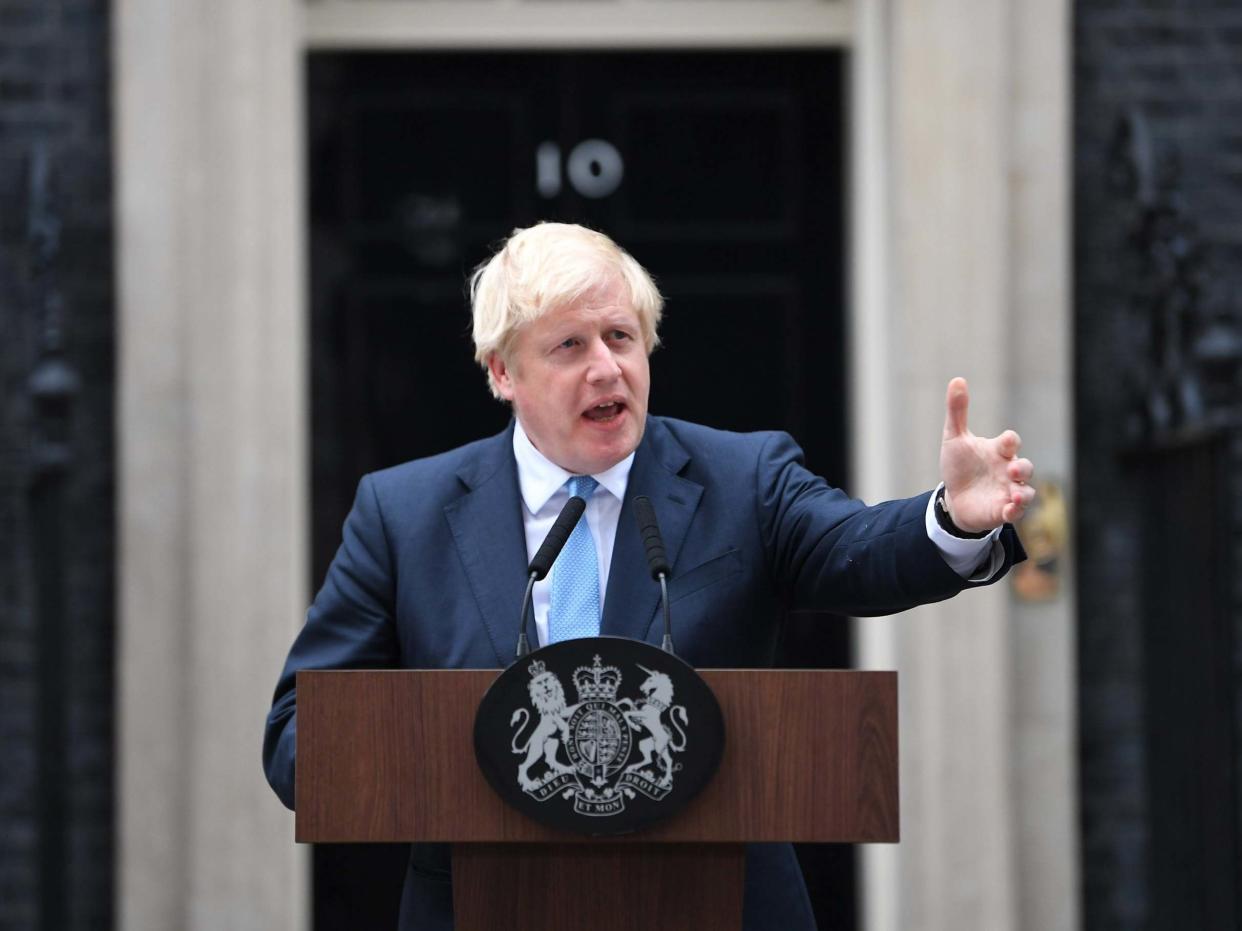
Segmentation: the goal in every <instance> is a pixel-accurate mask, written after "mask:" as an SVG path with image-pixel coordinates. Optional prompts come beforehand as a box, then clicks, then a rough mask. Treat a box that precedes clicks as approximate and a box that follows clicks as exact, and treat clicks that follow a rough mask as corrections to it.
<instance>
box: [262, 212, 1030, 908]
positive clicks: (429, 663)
mask: <svg viewBox="0 0 1242 931" xmlns="http://www.w3.org/2000/svg"><path fill="white" fill-rule="evenodd" d="M471 299H472V305H473V313H474V341H475V349H476V358H477V360H478V361H479V363H480V364H481V365H482V366H483V367H484V369H485V370H486V372H487V377H488V381H489V384H490V386H491V389H492V392H493V394H494V395H496V396H497V397H498V398H500V399H503V400H504V401H506V402H508V403H509V404H511V405H512V407H513V411H514V415H515V418H514V420H513V422H511V423H510V425H509V427H508V428H507V429H506V430H505V431H504V432H503V433H501V434H499V435H498V436H495V437H491V438H490V439H485V440H480V441H478V442H476V443H472V444H470V445H467V446H464V447H461V448H460V449H456V450H453V451H451V452H447V453H443V454H441V455H439V456H433V457H431V458H428V459H421V460H418V461H415V462H409V463H406V464H404V465H400V466H396V467H395V468H391V469H387V470H384V471H382V472H377V473H374V474H372V475H368V476H365V477H364V478H363V479H362V481H361V482H360V484H359V486H358V493H357V497H356V499H355V502H354V506H353V509H352V511H351V512H350V514H349V517H348V518H347V520H346V522H345V527H344V531H343V540H342V543H341V547H340V549H339V550H338V552H337V555H336V557H335V559H334V560H333V563H332V565H331V567H330V568H329V570H328V575H327V578H326V579H325V581H324V585H323V588H322V589H321V590H320V592H319V594H318V595H317V596H316V598H315V601H314V603H313V604H312V605H311V608H310V611H309V612H308V614H307V620H306V625H305V627H304V628H303V630H302V632H301V634H300V635H299V636H298V638H297V640H296V642H295V643H294V645H293V648H292V650H291V651H290V654H289V659H288V661H287V662H286V664H285V668H284V671H283V673H282V675H281V678H280V682H279V684H278V686H277V689H276V694H275V698H274V700H273V703H272V709H271V712H270V713H269V715H268V720H267V731H266V735H265V740H264V748H263V758H264V765H265V768H266V771H267V776H268V780H269V782H270V783H271V784H272V787H273V788H274V789H275V790H276V793H277V794H278V795H279V796H280V798H281V800H282V801H283V802H284V803H285V804H286V805H288V806H289V807H290V808H292V807H293V806H294V798H293V785H294V764H295V757H296V739H297V738H296V728H297V712H296V692H295V689H294V675H295V673H296V672H297V670H299V669H314V668H319V669H325V668H345V667H354V668H393V667H408V668H450V669H451V668H489V667H497V666H503V665H507V663H508V662H509V661H510V660H511V659H512V656H513V648H514V643H515V638H516V630H515V623H514V617H515V612H516V606H517V605H518V604H519V602H520V599H521V593H522V589H523V585H524V583H525V579H526V571H525V567H526V564H527V562H528V561H529V559H530V558H531V557H532V556H533V555H534V552H535V550H536V549H537V548H538V546H539V543H540V542H541V541H542V539H543V536H544V535H545V534H546V532H547V530H548V529H549V528H550V526H551V524H552V522H553V520H554V519H555V517H556V515H557V514H558V513H559V511H560V509H561V507H562V505H563V504H564V503H565V501H566V500H568V497H569V491H568V489H567V487H566V484H567V480H568V479H570V478H571V477H573V476H591V477H592V478H593V479H594V482H593V483H592V484H593V486H594V487H593V490H592V491H591V492H590V493H589V497H588V501H587V509H586V513H585V515H584V517H583V518H582V519H583V520H584V521H585V522H586V528H587V530H588V531H589V545H590V546H591V547H593V553H594V556H595V560H594V562H595V565H594V566H592V569H595V568H597V569H598V581H596V579H595V573H594V571H592V572H591V574H590V582H589V585H591V586H594V585H596V584H598V589H599V592H598V594H599V602H598V604H599V605H600V606H601V610H600V614H599V618H598V623H599V632H601V633H603V634H615V635H621V636H628V637H635V638H638V639H645V640H650V641H651V642H656V640H655V638H656V637H657V636H659V629H658V625H655V624H654V623H653V622H654V621H655V618H656V612H657V608H658V591H657V589H656V587H655V586H653V585H651V584H650V583H649V582H648V581H647V580H646V578H645V567H646V563H645V556H644V554H643V549H642V543H641V540H640V539H639V535H638V532H637V529H636V528H635V525H634V520H633V516H632V515H631V514H630V513H629V512H630V508H631V505H630V502H631V501H632V500H633V498H634V497H636V496H637V495H647V496H648V497H649V498H650V499H651V501H652V503H653V504H654V506H655V510H656V512H657V514H658V515H659V520H660V523H661V526H662V528H663V530H664V534H665V542H666V546H667V549H668V556H669V560H670V562H671V564H672V567H673V571H672V575H671V579H670V584H669V598H670V602H672V604H673V605H674V614H675V617H676V619H677V645H678V652H679V654H680V655H681V656H682V657H683V658H684V659H685V660H687V661H688V662H689V663H691V664H692V665H695V666H700V667H739V666H766V665H770V664H771V662H772V657H773V653H774V650H775V647H776V643H777V640H778V635H779V632H780V627H781V623H782V621H783V619H784V618H785V617H786V616H787V615H788V614H790V613H791V612H798V611H821V612H834V613H838V614H847V615H867V614H889V613H893V612H896V611H902V610H905V609H907V608H910V607H913V606H915V605H918V604H924V603H927V602H932V601H938V600H940V599H944V598H948V597H950V596H952V595H954V594H956V593H957V592H959V591H961V590H962V589H963V588H966V587H970V586H972V585H981V584H988V583H990V582H993V581H995V580H996V579H997V578H999V577H1000V576H1001V575H1002V574H1003V573H1004V572H1005V571H1006V570H1007V569H1008V567H1009V566H1010V565H1012V564H1013V563H1014V562H1015V561H1017V560H1020V559H1021V558H1023V555H1024V554H1023V553H1022V549H1021V546H1020V544H1019V543H1018V541H1017V537H1016V535H1015V534H1014V533H1013V531H1012V528H1011V527H1009V526H1008V524H1009V523H1010V522H1012V521H1014V520H1017V519H1018V518H1019V517H1021V515H1022V513H1023V512H1024V510H1025V508H1026V507H1027V506H1029V504H1030V502H1031V500H1032V498H1033V495H1034V491H1033V489H1032V488H1031V487H1030V485H1029V484H1028V483H1029V480H1030V477H1031V473H1032V467H1031V463H1030V462H1029V461H1028V460H1026V459H1022V458H1019V457H1018V455H1017V451H1018V445H1019V440H1018V436H1017V434H1015V433H1013V432H1012V431H1006V432H1005V433H1002V434H1001V435H1000V436H998V437H995V438H985V437H978V436H975V435H974V434H972V433H971V432H970V431H969V429H968V428H967V425H966V412H967V404H968V396H967V387H966V383H965V382H964V381H963V380H962V379H954V380H953V381H952V382H950V383H949V388H948V393H947V398H946V416H945V426H944V435H943V441H942V445H941V454H940V469H941V479H942V484H941V486H940V487H939V488H937V489H936V491H935V492H929V493H925V494H923V495H920V496H917V497H915V498H910V499H906V500H901V501H890V502H885V503H883V504H880V505H875V506H872V507H867V506H866V505H864V504H862V503H861V502H858V501H855V500H851V499H850V498H849V497H847V496H846V495H845V494H844V493H842V492H841V491H839V490H837V489H834V488H831V487H829V486H828V484H827V483H826V482H825V481H824V480H823V479H822V478H819V477H818V476H815V475H813V474H811V473H810V472H808V471H807V470H806V469H805V468H804V467H803V465H802V453H801V450H800V449H799V448H798V447H797V445H796V444H795V443H794V442H793V440H792V439H791V438H790V437H788V436H787V435H785V434H781V433H755V434H735V433H726V432H723V431H719V430H712V429H709V428H707V427H703V426H698V425H696V424H690V423H685V422H682V421H677V420H671V419H666V418H661V417H656V416H652V415H649V414H648V413H647V395H648V387H649V374H648V367H647V359H648V355H649V354H650V353H651V351H652V350H653V349H654V348H655V346H656V343H657V336H656V329H657V326H658V323H659V319H660V314H661V310H662V300H661V298H660V295H659V292H658V291H657V290H656V287H655V285H654V283H653V282H652V281H651V278H650V276H648V274H647V273H646V271H644V270H643V269H642V267H641V266H640V265H638V263H637V262H635V261H634V259H633V258H631V257H630V256H629V255H628V254H626V253H625V252H624V251H622V250H621V249H620V248H619V247H618V246H617V245H616V244H615V243H613V242H612V240H610V239H609V238H608V237H606V236H604V235H602V234H600V233H596V232H594V231H591V230H587V229H584V228H582V227H577V226H570V225H565V224H553V223H547V224H540V225H538V226H534V227H531V228H529V229H526V230H518V231H516V232H515V233H514V234H513V236H511V237H510V238H509V239H508V240H507V242H506V243H505V245H504V247H503V248H501V249H500V250H499V251H498V252H497V253H496V255H495V256H493V257H492V258H491V259H490V260H489V261H488V262H486V263H485V264H484V265H482V266H480V268H479V270H478V271H477V272H476V273H475V275H474V277H473V278H472V282H471ZM555 576H556V569H555V567H554V569H553V573H552V576H551V577H550V578H549V579H548V580H545V581H544V582H541V583H539V585H538V586H537V587H536V591H535V597H534V604H535V617H536V626H537V628H538V632H539V639H540V642H541V643H548V642H551V641H553V640H556V639H561V637H560V636H559V635H558V627H560V626H561V625H563V624H564V623H565V622H564V619H563V617H560V616H558V610H557V603H556V602H555V600H554V598H553V596H552V592H553V591H554V585H553V583H554V581H555ZM593 594H594V593H593V592H592V595H593ZM561 629H563V627H561ZM744 925H745V927H746V928H747V929H748V931H760V929H769V928H770V929H780V931H790V929H813V928H814V920H813V917H812V915H811V909H810V904H809V901H808V899H807V895H806V889H805V886H804V885H803V881H802V877H801V873H800V872H799V869H798V866H797V862H796V860H795V859H794V854H793V850H792V848H791V847H790V846H789V845H786V844H768V845H752V847H751V848H750V849H749V850H748V852H747V874H746V888H745V915H744ZM451 926H452V897H451V886H450V876H449V866H448V855H447V852H446V851H445V850H444V849H443V848H442V847H437V846H435V845H417V846H415V848H414V849H413V850H412V853H411V857H410V867H409V871H408V873H407V878H406V884H405V891H404V895H403V897H402V907H401V927H402V928H403V929H407V928H408V929H414V928H419V929H422V928H431V929H448V928H451Z"/></svg>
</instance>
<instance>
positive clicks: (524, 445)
mask: <svg viewBox="0 0 1242 931" xmlns="http://www.w3.org/2000/svg"><path fill="white" fill-rule="evenodd" d="M513 457H514V458H515V459H516V460H517V473H518V489H519V490H520V491H521V494H522V527H523V529H524V530H525V531H526V560H527V562H529V561H530V560H532V559H534V558H535V553H536V552H538V550H539V547H540V546H541V545H542V544H543V538H544V537H546V536H547V535H548V531H549V530H551V529H552V525H553V524H554V523H555V522H556V516H557V515H558V514H560V513H561V508H563V507H564V506H565V502H566V501H568V500H569V492H568V491H566V490H565V483H566V482H567V481H569V479H570V478H572V477H573V473H572V472H566V471H565V470H564V469H562V468H561V467H560V466H558V465H557V464H556V463H554V462H552V461H551V460H549V459H548V458H547V457H546V456H545V455H544V454H543V453H541V452H539V450H537V449H535V445H534V444H533V443H531V441H530V437H528V436H527V435H526V431H525V430H523V429H522V422H521V421H520V420H519V421H517V423H516V424H515V425H514V428H513ZM633 465H634V454H633V453H630V454H629V455H628V456H626V457H625V458H624V459H622V460H621V461H620V462H618V463H617V464H616V465H615V466H613V467H612V468H611V469H607V470H606V471H603V472H599V473H597V474H595V475H593V476H591V477H592V478H594V479H595V480H596V481H597V482H599V487H598V488H596V489H595V493H594V494H593V495H591V498H590V500H589V501H587V505H586V513H585V517H586V522H587V528H588V529H589V530H590V531H591V537H592V539H594V541H595V555H596V557H597V558H598V559H599V604H600V610H601V611H602V610H603V607H604V593H605V592H607V591H608V570H609V569H610V568H611V567H612V547H613V542H614V541H615V540H616V537H617V521H618V519H619V518H620V517H621V504H622V502H623V501H624V500H625V489H626V487H627V486H628V485H629V483H630V468H631V467H632V466H633ZM935 503H936V496H935V495H932V497H931V499H930V500H929V501H928V502H927V514H926V525H927V536H928V537H929V538H931V541H932V542H933V543H934V544H936V547H937V548H938V549H939V550H940V555H941V556H942V557H943V558H944V561H945V562H946V563H948V565H949V567H950V568H952V569H953V571H954V572H956V573H957V574H958V575H960V576H961V577H962V578H964V579H969V580H970V581H972V582H982V581H985V580H987V579H990V578H991V577H992V576H993V575H995V574H996V573H997V572H998V571H999V570H1000V567H1001V565H1002V564H1003V563H1004V561H1005V551H1004V547H1002V546H1001V543H1000V528H999V527H998V528H996V529H995V530H993V531H992V532H991V533H990V534H988V535H987V536H986V537H981V538H980V539H978V540H964V539H962V538H961V537H955V536H953V535H952V534H950V533H946V532H945V530H944V528H942V527H941V526H940V524H939V523H938V522H937V520H936V512H935V511H934V510H933V508H934V507H935ZM636 532H637V531H636ZM985 554H986V555H987V556H988V557H990V558H987V559H985V558H984V557H985ZM555 571H556V569H555V566H554V567H553V572H555ZM551 589H552V574H551V573H548V575H547V576H545V577H544V578H543V580H542V581H539V582H536V583H535V588H534V591H533V592H532V593H531V600H532V602H533V607H534V611H535V628H536V630H537V632H538V636H539V645H540V646H544V645H546V644H547V642H548V603H549V602H550V600H551Z"/></svg>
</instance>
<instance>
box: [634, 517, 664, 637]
mask: <svg viewBox="0 0 1242 931" xmlns="http://www.w3.org/2000/svg"><path fill="white" fill-rule="evenodd" d="M634 517H635V518H636V519H637V520H638V534H639V536H641V537H642V538H643V547H644V548H645V549H646V550H647V565H648V567H650V569H651V577H652V578H653V579H656V580H657V581H658V582H659V583H660V601H661V603H662V604H663V606H664V642H663V644H661V648H662V649H663V650H664V652H665V653H672V652H674V650H673V621H672V615H671V614H670V612H669V608H668V575H669V573H670V572H672V568H671V567H670V566H669V564H668V554H667V553H666V552H665V551H664V537H662V536H661V535H660V525H659V523H658V522H657V521H656V516H655V509H654V508H653V507H652V506H651V499H650V498H648V497H647V496H646V495H639V496H638V497H637V498H635V499H634Z"/></svg>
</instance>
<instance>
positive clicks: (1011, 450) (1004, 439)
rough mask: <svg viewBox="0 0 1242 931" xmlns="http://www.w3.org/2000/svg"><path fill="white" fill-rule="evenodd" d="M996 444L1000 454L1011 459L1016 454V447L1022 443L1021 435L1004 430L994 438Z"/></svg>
mask: <svg viewBox="0 0 1242 931" xmlns="http://www.w3.org/2000/svg"><path fill="white" fill-rule="evenodd" d="M996 444H997V448H998V449H999V450H1000V454H1001V455H1002V456H1004V457H1005V458H1006V459H1012V458H1013V457H1014V456H1016V455H1017V454H1018V447H1019V446H1021V445H1022V437H1020V436H1018V434H1017V433H1015V432H1014V431H1013V430H1006V431H1005V432H1004V433H1002V434H1001V435H1000V436H998V437H997V438H996Z"/></svg>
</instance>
